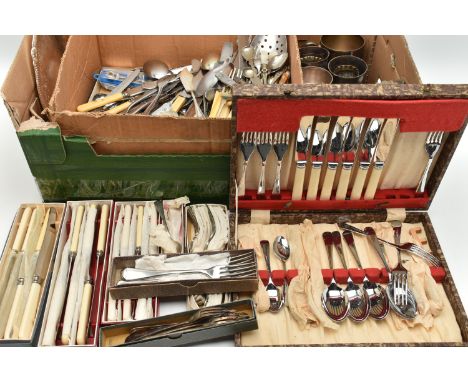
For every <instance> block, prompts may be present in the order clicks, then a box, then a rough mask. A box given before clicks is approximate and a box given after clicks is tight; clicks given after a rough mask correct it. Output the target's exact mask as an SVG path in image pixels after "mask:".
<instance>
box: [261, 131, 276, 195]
mask: <svg viewBox="0 0 468 382" xmlns="http://www.w3.org/2000/svg"><path fill="white" fill-rule="evenodd" d="M272 135H273V134H272V133H271V132H269V133H268V132H262V133H258V135H257V151H258V153H259V154H260V157H261V158H262V169H261V172H260V179H259V181H258V189H257V194H258V195H264V194H265V167H266V160H267V158H268V154H269V153H270V150H271V146H272V141H273V136H272Z"/></svg>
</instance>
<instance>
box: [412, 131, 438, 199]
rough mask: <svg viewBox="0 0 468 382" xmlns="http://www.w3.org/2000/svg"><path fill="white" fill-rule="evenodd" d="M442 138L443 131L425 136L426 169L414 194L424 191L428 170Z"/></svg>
mask: <svg viewBox="0 0 468 382" xmlns="http://www.w3.org/2000/svg"><path fill="white" fill-rule="evenodd" d="M443 137H444V132H443V131H433V132H431V133H429V135H428V136H427V139H426V144H425V149H426V153H427V155H428V157H429V159H428V161H427V164H426V168H425V169H424V172H423V174H422V176H421V180H420V181H419V184H418V188H417V189H416V192H424V190H425V189H426V182H427V177H428V175H429V170H430V168H431V165H432V161H433V160H434V157H435V156H436V154H437V152H438V151H439V149H440V146H441V144H442V138H443Z"/></svg>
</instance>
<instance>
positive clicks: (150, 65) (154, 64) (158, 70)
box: [143, 60, 170, 80]
mask: <svg viewBox="0 0 468 382" xmlns="http://www.w3.org/2000/svg"><path fill="white" fill-rule="evenodd" d="M143 72H144V73H145V76H146V77H149V78H152V79H153V80H159V79H160V78H163V77H164V76H166V75H168V74H170V70H169V67H168V66H167V65H166V64H165V63H164V62H162V61H160V60H150V61H146V62H145V63H144V64H143Z"/></svg>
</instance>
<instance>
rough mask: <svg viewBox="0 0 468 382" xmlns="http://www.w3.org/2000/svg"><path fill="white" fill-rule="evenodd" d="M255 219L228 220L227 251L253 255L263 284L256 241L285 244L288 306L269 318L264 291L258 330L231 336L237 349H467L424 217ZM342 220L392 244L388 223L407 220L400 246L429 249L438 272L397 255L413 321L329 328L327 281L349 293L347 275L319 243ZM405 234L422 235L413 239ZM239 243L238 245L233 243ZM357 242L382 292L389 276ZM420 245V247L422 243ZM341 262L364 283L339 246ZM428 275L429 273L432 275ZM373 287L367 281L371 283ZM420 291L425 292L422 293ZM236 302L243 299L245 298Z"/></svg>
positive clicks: (276, 268)
mask: <svg viewBox="0 0 468 382" xmlns="http://www.w3.org/2000/svg"><path fill="white" fill-rule="evenodd" d="M261 212H262V213H259V211H254V212H253V213H251V212H249V211H246V210H241V211H239V213H238V216H237V226H236V219H235V217H234V216H231V229H232V237H231V239H232V240H231V245H232V246H234V247H235V246H236V243H238V244H239V246H238V248H252V247H253V248H254V249H255V251H256V253H257V260H258V262H259V270H260V271H259V272H260V277H261V279H262V278H264V276H263V274H264V273H265V263H264V260H263V256H262V252H261V248H260V240H265V239H266V240H269V241H270V243H271V242H273V240H274V238H275V237H276V236H277V235H283V236H285V237H287V238H288V240H289V242H290V245H291V257H290V259H289V260H288V262H287V279H288V282H289V291H288V295H287V298H288V299H289V303H288V307H286V308H283V309H282V310H281V311H280V312H279V313H270V312H268V305H269V302H268V296H267V295H266V291H265V289H264V286H263V285H264V284H263V283H262V281H259V289H258V291H257V292H256V293H255V294H254V295H253V300H254V302H255V304H256V310H257V319H258V327H259V328H258V330H257V331H252V332H249V333H241V334H239V335H238V336H236V344H237V345H238V346H287V345H313V346H323V345H326V346H327V345H328V346H330V345H341V346H395V345H396V346H433V345H437V346H444V345H445V346H462V345H463V346H466V345H467V344H468V320H467V318H466V313H465V310H464V308H463V305H462V303H461V300H460V297H459V295H458V293H457V290H456V287H455V284H454V282H453V279H452V277H451V274H450V270H449V268H448V266H447V263H446V261H445V259H444V256H443V253H442V250H441V249H440V246H439V243H438V241H437V237H436V234H435V232H434V229H433V227H432V224H431V221H430V219H429V216H428V214H427V213H426V212H413V211H405V210H403V209H400V210H388V211H387V212H385V211H366V212H353V211H340V212H336V211H335V212H331V211H329V212H314V213H311V212H304V211H303V212H277V211H272V212H266V211H261ZM342 218H345V219H346V220H347V221H349V222H351V223H354V225H356V226H358V227H360V228H364V227H365V226H367V225H369V226H372V227H373V228H374V229H375V230H376V232H377V235H378V236H379V237H383V238H385V239H387V240H389V241H392V239H393V231H392V229H391V225H390V224H389V223H386V222H387V221H389V220H394V219H399V220H401V221H404V224H403V228H402V242H406V241H410V242H413V243H417V244H418V245H422V247H423V248H425V249H426V250H429V249H430V250H431V252H432V253H433V254H435V255H436V256H437V257H438V258H439V259H440V261H441V268H437V269H435V268H433V269H431V270H429V267H427V266H426V265H425V264H426V263H425V262H424V260H422V259H419V258H417V257H411V256H410V255H408V254H407V253H406V252H403V253H402V256H403V260H407V261H406V262H405V263H404V264H405V267H407V269H409V272H410V276H409V277H410V280H413V281H410V284H409V285H410V288H413V291H414V293H415V295H417V301H418V305H419V308H420V313H419V315H418V316H417V318H416V319H415V320H414V321H410V320H403V319H402V318H399V316H397V315H396V314H395V313H394V312H393V311H391V312H389V314H388V316H387V317H386V318H385V319H384V320H382V321H376V320H374V319H372V318H370V317H369V318H367V319H366V320H365V322H363V323H355V322H353V321H352V320H351V319H349V318H347V319H346V320H345V321H343V322H342V323H338V324H337V323H334V322H333V321H331V320H330V319H329V318H328V317H327V316H326V314H325V312H324V311H323V309H322V306H321V301H320V297H321V294H322V292H323V289H324V288H325V286H326V285H328V283H329V282H330V279H331V276H332V273H333V274H334V276H335V279H336V281H337V283H339V284H341V286H342V287H344V286H346V281H347V275H348V273H347V271H346V270H344V269H340V268H342V267H343V266H342V264H341V261H340V260H339V257H338V256H337V253H336V251H334V254H333V256H334V268H335V269H334V270H330V269H328V268H329V265H328V259H327V254H326V251H325V246H324V244H323V240H322V233H323V232H324V231H333V230H336V229H338V228H337V227H338V226H337V225H336V222H337V221H338V219H342ZM410 229H416V230H417V231H419V230H420V232H419V234H418V235H417V236H413V235H411V234H410ZM236 238H237V240H236ZM354 240H355V242H356V246H357V249H358V253H359V256H360V259H361V262H362V264H363V266H364V267H365V268H366V274H367V275H368V277H369V278H372V279H373V280H374V281H375V282H379V283H382V285H383V286H386V283H387V282H388V274H387V273H386V271H385V272H383V271H382V270H381V269H382V263H381V260H380V259H379V257H378V255H377V253H376V252H375V251H374V249H373V248H372V246H371V244H370V243H369V242H368V240H367V239H366V238H365V237H362V236H359V235H354ZM421 243H425V244H421ZM343 250H344V252H345V258H346V261H347V264H348V267H349V268H350V270H349V274H351V275H352V274H354V276H355V278H354V281H355V282H359V281H360V280H359V279H360V278H361V279H362V276H363V275H362V274H361V275H359V273H360V271H357V270H356V263H355V261H354V259H353V258H352V257H351V253H350V251H349V248H348V247H347V245H346V243H344V242H343ZM385 250H386V255H387V259H388V261H389V263H390V267H391V268H393V267H394V265H395V264H396V256H397V255H396V250H395V249H393V248H391V247H388V246H385ZM271 263H272V269H273V278H274V280H273V281H274V282H275V280H277V282H275V284H276V285H278V286H280V285H282V283H281V282H280V281H279V279H280V278H283V276H284V272H283V271H282V269H283V268H282V264H281V262H280V261H279V259H277V258H276V257H275V256H274V255H271ZM431 271H432V272H431ZM371 281H372V280H371ZM423 284H424V287H423V286H422V285H423ZM241 296H243V297H245V295H244V294H242V295H241Z"/></svg>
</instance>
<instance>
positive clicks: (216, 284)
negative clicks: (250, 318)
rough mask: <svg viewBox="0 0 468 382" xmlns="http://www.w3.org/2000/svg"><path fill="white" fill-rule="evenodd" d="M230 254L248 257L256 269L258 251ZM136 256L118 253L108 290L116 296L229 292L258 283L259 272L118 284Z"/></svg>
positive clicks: (124, 297)
mask: <svg viewBox="0 0 468 382" xmlns="http://www.w3.org/2000/svg"><path fill="white" fill-rule="evenodd" d="M220 252H223V251H216V252H200V253H198V254H199V255H201V256H211V255H214V254H217V253H220ZM180 255H181V254H167V256H168V257H174V256H180ZM230 256H232V257H233V259H235V257H236V256H246V257H249V258H250V260H249V263H251V264H253V265H254V266H255V269H257V268H256V267H257V261H256V257H255V253H254V252H253V251H252V250H250V249H245V250H240V251H230ZM135 260H136V257H135V256H131V257H116V258H114V259H113V261H112V267H111V269H110V275H109V292H110V295H111V296H112V297H113V298H114V299H128V298H130V299H131V298H143V297H146V298H147V297H153V296H158V297H167V296H189V295H196V294H210V293H228V292H253V291H255V290H257V287H258V276H248V277H247V276H246V277H226V278H218V279H209V278H207V277H206V278H197V279H190V280H176V281H155V282H151V283H146V284H140V285H138V284H137V285H124V286H117V282H118V281H119V280H121V272H122V270H123V269H124V268H127V267H131V268H133V267H135Z"/></svg>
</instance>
